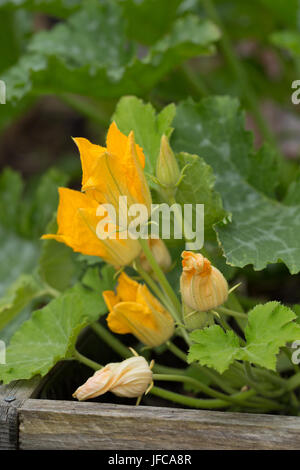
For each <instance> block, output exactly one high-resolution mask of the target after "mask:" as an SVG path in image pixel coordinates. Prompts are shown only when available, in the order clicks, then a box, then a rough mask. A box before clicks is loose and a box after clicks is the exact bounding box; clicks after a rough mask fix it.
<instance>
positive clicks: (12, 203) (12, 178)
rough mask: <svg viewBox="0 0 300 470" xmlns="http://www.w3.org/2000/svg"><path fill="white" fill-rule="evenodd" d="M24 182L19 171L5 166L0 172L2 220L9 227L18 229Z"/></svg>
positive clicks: (0, 216) (0, 214) (0, 215)
mask: <svg viewBox="0 0 300 470" xmlns="http://www.w3.org/2000/svg"><path fill="white" fill-rule="evenodd" d="M23 190H24V184H23V181H22V178H21V176H20V174H19V173H17V172H16V171H14V170H12V169H10V168H5V169H4V170H3V171H2V173H1V174H0V197H1V205H0V221H1V225H2V226H5V227H6V228H8V229H13V230H17V227H18V220H19V217H20V201H21V196H22V193H23Z"/></svg>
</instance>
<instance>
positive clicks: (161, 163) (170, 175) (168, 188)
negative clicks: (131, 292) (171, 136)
mask: <svg viewBox="0 0 300 470" xmlns="http://www.w3.org/2000/svg"><path fill="white" fill-rule="evenodd" d="M156 177H157V179H158V181H159V183H160V184H161V185H162V187H163V188H164V189H163V191H162V192H166V194H167V193H170V194H173V195H174V193H175V189H176V184H177V183H178V180H179V178H180V170H179V166H178V163H177V161H176V158H175V155H174V153H173V151H172V149H171V147H170V144H169V141H168V138H167V137H166V136H165V135H163V136H162V138H161V143H160V152H159V156H158V159H157V164H156Z"/></svg>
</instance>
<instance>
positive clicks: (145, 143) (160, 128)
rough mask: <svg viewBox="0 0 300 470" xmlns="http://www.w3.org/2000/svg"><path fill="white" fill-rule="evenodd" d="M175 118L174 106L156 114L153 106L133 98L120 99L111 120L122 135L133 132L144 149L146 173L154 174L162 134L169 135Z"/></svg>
mask: <svg viewBox="0 0 300 470" xmlns="http://www.w3.org/2000/svg"><path fill="white" fill-rule="evenodd" d="M174 116H175V106H174V105H173V104H171V105H169V106H167V107H166V108H164V109H163V111H161V112H160V113H159V114H156V112H155V109H154V108H153V106H152V105H151V104H150V103H148V104H144V103H143V101H142V100H140V99H138V98H136V97H134V96H125V97H123V98H121V99H120V101H119V103H118V105H117V108H116V111H115V114H114V115H113V117H112V119H113V120H114V121H116V123H117V125H118V127H119V129H120V130H121V131H122V132H123V133H124V134H127V135H128V134H129V132H130V131H132V130H133V131H134V135H135V139H136V142H137V143H138V144H139V145H140V146H141V147H142V148H143V149H144V153H145V156H146V171H147V172H149V173H152V174H154V172H155V167H156V160H157V158H158V154H159V148H160V140H161V137H162V135H163V134H166V135H169V134H170V132H171V127H170V125H171V123H172V120H173V119H174Z"/></svg>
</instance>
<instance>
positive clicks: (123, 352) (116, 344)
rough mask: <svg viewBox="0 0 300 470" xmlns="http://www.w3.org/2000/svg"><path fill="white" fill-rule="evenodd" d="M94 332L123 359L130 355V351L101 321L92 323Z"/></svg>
mask: <svg viewBox="0 0 300 470" xmlns="http://www.w3.org/2000/svg"><path fill="white" fill-rule="evenodd" d="M91 327H92V329H93V330H94V331H95V333H96V334H97V335H98V336H99V337H100V338H101V339H103V340H104V341H105V342H106V343H107V344H109V346H110V347H111V348H112V349H113V350H114V351H116V352H117V353H118V354H119V355H120V356H121V357H124V358H125V359H127V358H129V357H132V353H131V352H130V350H129V349H128V348H126V346H124V344H123V343H121V341H119V340H118V339H117V338H116V337H115V336H114V335H113V334H111V333H110V332H109V331H108V330H107V329H106V328H105V327H104V326H102V325H101V323H98V322H97V323H93V324H92V325H91Z"/></svg>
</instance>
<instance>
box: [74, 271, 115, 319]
mask: <svg viewBox="0 0 300 470" xmlns="http://www.w3.org/2000/svg"><path fill="white" fill-rule="evenodd" d="M100 273H101V274H99V269H98V267H96V266H95V267H91V268H89V269H88V270H87V271H86V273H85V275H84V276H83V278H82V284H83V285H85V286H86V287H89V288H90V289H92V290H93V291H94V292H95V293H96V294H97V295H98V296H99V299H98V300H97V302H98V303H99V314H100V315H104V314H105V313H107V306H106V304H105V302H104V299H103V296H102V292H103V291H104V290H112V289H113V288H114V286H115V284H116V278H115V277H114V276H115V269H114V268H113V267H112V266H109V265H105V266H103V267H102V269H101V271H100Z"/></svg>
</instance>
